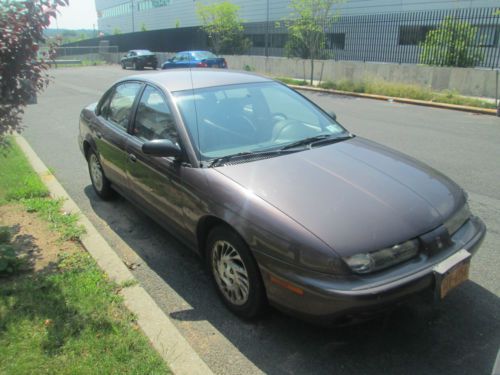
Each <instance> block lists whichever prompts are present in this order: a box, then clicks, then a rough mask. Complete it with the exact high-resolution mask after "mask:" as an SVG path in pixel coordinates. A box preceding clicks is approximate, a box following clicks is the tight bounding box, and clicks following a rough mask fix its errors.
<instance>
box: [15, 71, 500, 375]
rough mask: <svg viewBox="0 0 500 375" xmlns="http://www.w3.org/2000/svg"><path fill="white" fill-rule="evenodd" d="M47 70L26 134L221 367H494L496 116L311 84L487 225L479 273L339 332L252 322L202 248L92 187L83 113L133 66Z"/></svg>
mask: <svg viewBox="0 0 500 375" xmlns="http://www.w3.org/2000/svg"><path fill="white" fill-rule="evenodd" d="M51 74H52V75H53V76H54V82H52V84H51V85H50V86H49V88H48V89H47V90H46V92H45V93H44V94H43V95H41V96H40V97H39V100H38V104H37V105H34V106H30V107H29V108H28V109H27V111H26V115H25V122H24V123H25V126H26V130H25V132H24V136H25V137H26V139H27V140H28V142H29V143H30V144H31V146H32V147H33V149H34V150H35V151H36V152H37V154H38V155H39V156H40V158H41V159H42V160H43V161H44V162H45V164H46V165H47V166H49V167H50V168H52V170H53V171H54V174H55V175H56V177H57V178H58V179H59V181H60V182H61V183H62V185H63V186H64V187H65V189H66V190H67V191H68V193H69V194H70V196H71V197H72V198H73V199H74V200H75V202H76V203H77V204H78V205H79V206H80V208H81V209H82V211H83V212H84V213H85V214H86V215H87V216H88V217H89V219H90V220H91V221H92V222H93V223H94V225H95V226H96V227H97V228H98V229H99V230H100V231H101V233H102V235H103V236H104V237H105V238H106V239H107V241H108V242H109V243H110V244H111V246H112V247H113V248H114V249H115V250H116V252H117V253H118V254H119V255H120V257H121V258H122V259H123V260H124V262H125V263H126V264H127V265H129V266H130V268H131V269H133V272H134V274H135V276H136V277H137V278H138V279H139V281H140V282H141V284H142V285H143V286H144V288H145V289H146V290H147V291H148V292H149V293H150V294H151V296H153V298H154V299H155V300H156V302H157V304H158V305H159V306H160V307H161V308H162V309H163V310H164V311H165V312H167V314H168V315H169V316H170V317H171V318H172V321H173V322H174V323H175V324H176V326H177V327H178V329H179V330H180V331H181V333H182V334H183V335H184V336H185V338H186V339H187V340H188V341H189V343H190V344H191V345H192V346H193V348H194V349H195V350H196V351H197V352H198V354H199V355H200V356H201V358H202V359H203V360H204V361H205V362H206V363H207V364H208V365H209V366H210V368H211V369H212V370H213V371H214V372H215V373H218V374H256V373H261V372H264V373H269V374H333V373H335V374H353V373H370V374H377V373H381V374H382V373H383V374H401V373H404V374H422V373H425V374H489V373H491V368H492V366H493V363H494V360H495V356H496V354H497V351H498V347H499V344H500V321H499V318H498V316H499V311H500V302H499V298H498V297H499V295H500V273H499V272H498V270H499V269H500V256H499V252H498V243H500V118H497V117H493V116H484V115H473V114H469V113H465V112H457V111H449V110H440V109H432V108H426V107H418V106H411V105H403V104H397V103H390V102H381V101H373V100H367V99H359V98H352V97H341V96H332V95H327V94H318V93H314V94H312V93H304V94H305V95H307V96H308V97H309V98H311V99H312V100H313V101H315V102H316V103H317V104H319V105H320V106H322V107H323V108H325V109H326V110H328V111H331V110H333V111H335V112H336V113H337V117H338V119H339V121H340V122H341V123H342V124H343V125H344V126H345V127H347V128H348V129H349V130H351V131H352V132H353V133H355V134H357V135H359V136H363V137H367V138H370V139H372V140H375V141H378V142H380V143H383V144H385V145H388V146H390V147H393V148H395V149H398V150H400V151H403V152H405V153H407V154H409V155H411V156H414V157H416V158H418V159H420V160H422V161H424V162H426V163H427V164H429V165H431V166H432V167H435V168H436V169H438V170H439V171H441V172H443V173H445V174H446V175H448V176H449V177H451V178H452V179H454V180H455V181H456V182H458V183H459V184H460V185H461V186H462V187H463V188H464V189H465V190H467V191H468V193H469V196H470V203H471V207H472V210H473V212H474V213H475V214H477V215H479V216H481V217H482V218H483V220H484V221H485V222H486V225H487V226H488V234H487V237H486V239H485V241H484V243H483V246H482V247H481V249H480V250H479V253H478V254H477V256H476V257H475V258H474V259H473V263H472V269H471V280H470V281H468V282H466V284H464V285H463V286H461V287H460V288H459V289H458V290H455V291H454V292H453V293H451V294H450V296H449V297H448V298H447V299H446V300H445V301H443V303H442V304H441V305H440V306H438V307H436V309H434V310H433V309H430V308H427V307H422V306H414V305H412V306H408V307H404V308H400V309H398V310H396V311H394V312H392V313H391V314H390V315H387V316H385V317H383V318H380V319H378V320H376V321H372V322H369V323H365V324H362V325H358V326H351V327H344V328H331V329H324V328H318V327H315V326H312V325H310V324H307V323H303V322H301V321H298V320H296V319H294V318H291V317H288V316H286V315H284V314H282V313H280V312H277V311H274V310H271V311H270V312H269V314H267V315H266V316H265V317H264V318H262V319H261V320H259V321H257V322H253V323H249V322H244V321H241V320H239V319H238V318H236V317H234V316H233V315H232V314H231V313H230V312H228V311H227V310H226V309H225V308H224V307H223V305H222V304H221V303H220V301H219V299H218V298H217V295H216V293H215V291H214V290H213V289H212V287H211V285H210V284H209V278H208V276H207V275H206V274H205V272H204V269H203V265H202V263H201V262H200V261H199V259H198V258H197V257H196V256H195V255H194V254H192V253H191V252H189V250H187V249H186V248H185V247H183V246H182V245H181V244H180V243H179V242H177V241H176V240H175V239H174V238H172V237H171V236H170V235H169V234H168V233H166V232H165V231H163V230H162V229H161V228H160V227H159V226H158V225H157V224H155V223H154V222H153V221H152V220H150V219H149V218H148V217H147V216H146V215H144V214H143V213H142V212H140V211H139V210H137V209H136V208H134V207H133V206H132V205H131V204H129V203H128V202H127V201H125V200H123V199H119V200H117V201H114V202H103V201H101V200H99V199H98V197H97V196H96V195H95V193H94V191H93V190H92V187H91V185H90V179H89V177H88V172H87V165H86V162H85V160H84V158H83V156H82V155H81V153H80V150H79V148H78V144H77V134H78V116H79V113H80V110H81V109H82V108H83V107H84V106H85V105H87V104H90V103H92V102H95V101H97V100H98V99H99V97H100V95H102V93H103V92H104V90H106V89H107V88H108V87H109V86H110V85H111V84H112V83H113V82H114V81H116V80H117V79H119V78H120V77H123V76H125V75H129V74H134V73H133V72H131V71H123V70H121V68H119V67H118V66H113V67H108V66H104V67H85V68H83V67H82V68H61V69H54V70H51ZM139 74H142V72H141V73H139Z"/></svg>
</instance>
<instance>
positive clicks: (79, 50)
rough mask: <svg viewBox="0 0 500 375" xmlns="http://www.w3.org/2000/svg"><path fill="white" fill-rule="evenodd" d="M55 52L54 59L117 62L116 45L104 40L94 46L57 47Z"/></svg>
mask: <svg viewBox="0 0 500 375" xmlns="http://www.w3.org/2000/svg"><path fill="white" fill-rule="evenodd" d="M46 50H47V49H46V48H45V49H41V51H40V52H44V51H46ZM55 51H56V54H55V56H54V58H53V59H54V60H56V61H57V60H65V61H70V60H82V61H89V62H97V61H104V62H106V63H109V64H111V63H117V62H118V61H117V52H119V51H118V47H117V46H110V45H109V44H108V43H106V42H104V43H102V42H101V44H100V45H94V46H84V47H68V46H63V47H58V48H56V49H55Z"/></svg>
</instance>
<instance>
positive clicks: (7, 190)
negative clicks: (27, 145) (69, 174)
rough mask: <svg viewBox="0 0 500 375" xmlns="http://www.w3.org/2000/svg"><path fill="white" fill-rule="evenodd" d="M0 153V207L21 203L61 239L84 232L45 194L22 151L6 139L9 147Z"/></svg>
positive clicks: (76, 220)
mask: <svg viewBox="0 0 500 375" xmlns="http://www.w3.org/2000/svg"><path fill="white" fill-rule="evenodd" d="M3 151H4V152H3V153H2V154H0V165H1V166H2V168H1V170H0V205H1V204H4V203H8V202H19V203H21V204H23V205H24V206H25V207H26V209H27V210H28V212H36V213H38V214H39V216H40V217H42V218H43V219H44V220H46V221H48V222H49V223H50V227H51V228H52V229H53V230H55V231H57V232H59V233H60V234H61V240H77V239H78V238H79V237H80V236H81V235H82V234H83V233H85V230H84V229H83V227H82V226H80V225H79V224H78V223H77V222H78V216H77V215H75V214H67V213H64V212H62V205H63V201H62V200H53V199H51V198H49V192H48V190H47V188H46V187H45V185H44V184H43V183H42V181H41V180H40V178H39V177H38V175H37V174H36V173H35V172H34V171H33V169H32V168H31V166H30V164H29V162H28V160H27V159H26V157H25V156H24V154H23V152H22V151H21V149H20V148H19V146H18V145H17V144H16V142H14V141H12V139H10V146H9V147H8V148H6V149H4V150H3Z"/></svg>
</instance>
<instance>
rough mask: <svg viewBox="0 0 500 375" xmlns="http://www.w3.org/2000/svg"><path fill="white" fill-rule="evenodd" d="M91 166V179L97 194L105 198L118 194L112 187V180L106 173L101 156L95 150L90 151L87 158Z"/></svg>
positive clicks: (111, 197) (108, 198)
mask: <svg viewBox="0 0 500 375" xmlns="http://www.w3.org/2000/svg"><path fill="white" fill-rule="evenodd" d="M87 164H88V167H89V174H90V181H91V182H92V187H93V188H94V191H95V192H96V194H97V195H98V196H99V197H101V198H102V199H103V200H110V199H113V198H114V197H115V196H116V193H115V191H114V190H113V189H112V188H111V182H110V181H109V180H108V179H107V177H106V176H105V175H104V171H103V170H102V166H101V161H100V160H99V156H97V154H96V153H95V152H94V151H90V152H89V154H88V158H87Z"/></svg>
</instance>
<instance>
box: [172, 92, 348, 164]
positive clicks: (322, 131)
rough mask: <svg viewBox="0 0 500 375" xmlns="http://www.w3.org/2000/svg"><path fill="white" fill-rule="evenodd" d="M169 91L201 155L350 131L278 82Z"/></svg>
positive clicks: (276, 145)
mask: <svg viewBox="0 0 500 375" xmlns="http://www.w3.org/2000/svg"><path fill="white" fill-rule="evenodd" d="M173 94H174V96H175V98H176V102H177V105H178V107H179V110H180V112H181V115H182V117H183V120H184V123H185V124H186V126H187V128H188V131H189V133H190V136H191V139H192V142H193V144H194V145H195V147H196V148H197V151H198V154H199V157H200V159H201V160H210V159H214V158H221V157H225V156H229V155H235V154H239V153H249V152H250V153H254V152H263V151H268V150H269V151H271V150H279V149H283V148H284V147H286V146H287V145H292V144H295V143H297V142H299V141H301V140H303V139H309V138H315V137H318V138H320V137H340V136H345V135H347V134H349V133H348V132H347V131H346V130H345V129H344V128H343V127H342V126H340V125H339V124H337V123H336V122H335V121H334V120H333V119H332V118H330V117H329V116H327V115H326V114H325V113H324V112H323V111H321V110H320V109H319V108H318V107H316V106H315V105H314V104H312V103H311V102H309V101H308V100H306V99H305V98H303V97H302V96H301V95H299V94H298V93H296V92H295V91H293V90H291V89H289V88H287V87H286V86H284V85H282V84H279V83H276V82H264V83H251V84H242V85H228V86H219V87H210V88H203V89H197V90H194V91H193V90H186V91H179V92H174V93H173ZM299 143H300V142H299Z"/></svg>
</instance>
